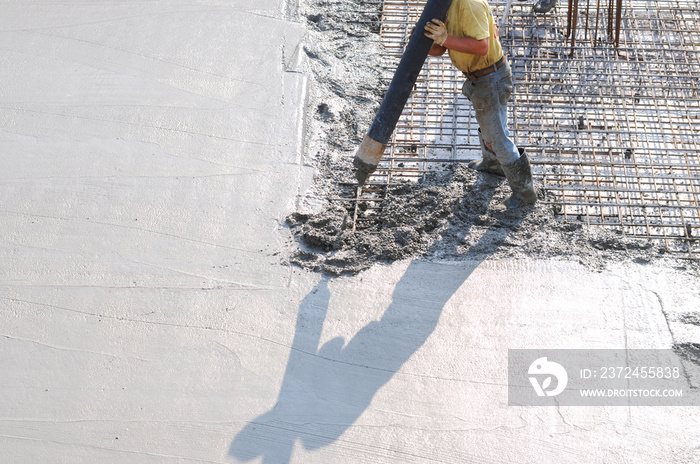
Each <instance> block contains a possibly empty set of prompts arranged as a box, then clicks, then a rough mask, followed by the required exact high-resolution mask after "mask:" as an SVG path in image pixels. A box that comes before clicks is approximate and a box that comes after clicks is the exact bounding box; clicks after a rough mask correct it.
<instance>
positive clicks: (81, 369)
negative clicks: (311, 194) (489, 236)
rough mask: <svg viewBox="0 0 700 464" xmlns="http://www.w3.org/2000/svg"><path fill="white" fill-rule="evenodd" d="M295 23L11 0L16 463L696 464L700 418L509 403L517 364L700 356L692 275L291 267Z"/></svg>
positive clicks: (0, 346) (641, 270) (4, 101)
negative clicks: (612, 355) (518, 352)
mask: <svg viewBox="0 0 700 464" xmlns="http://www.w3.org/2000/svg"><path fill="white" fill-rule="evenodd" d="M292 7H293V5H291V4H285V3H282V2H281V1H272V0H267V1H255V2H253V1H234V2H224V1H218V2H217V1H204V0H200V1H194V0H190V1H173V2H157V1H141V2H130V1H116V0H104V1H101V2H91V1H73V2H40V1H25V2H2V3H0V18H1V19H0V44H1V45H0V63H2V66H1V67H0V80H1V81H2V83H3V85H2V86H0V147H1V150H2V152H1V154H0V198H1V205H0V262H2V263H3V265H2V266H0V372H1V373H2V375H1V376H0V392H1V394H0V456H1V457H2V459H1V461H2V462H3V463H32V464H34V463H39V462H40V463H95V462H107V463H133V462H138V463H174V462H216V463H226V462H246V461H249V460H253V459H255V461H253V462H266V463H286V462H294V463H357V462H372V463H404V462H445V463H455V462H479V463H481V462H483V463H486V462H489V463H503V462H513V463H520V462H567V463H568V462H571V463H577V462H598V463H604V462H605V463H611V462H612V463H627V462H630V463H632V462H635V463H639V462H648V463H652V462H670V463H694V462H700V445H699V444H700V416H699V415H698V408H696V407H695V408H693V407H690V408H678V407H676V408H672V407H668V408H658V407H654V408H620V407H609V408H601V407H568V408H567V407H558V408H551V407H550V408H534V407H530V408H527V407H518V408H515V407H509V406H508V405H507V395H506V393H507V378H506V363H507V349H508V348H623V347H627V348H670V347H671V346H672V344H673V343H683V342H697V341H698V340H700V333H698V331H699V327H698V325H694V324H685V323H682V322H680V321H681V320H683V316H684V315H688V314H691V315H692V314H696V312H697V311H698V309H697V308H698V307H700V295H699V291H698V286H697V282H696V281H695V280H693V279H692V278H691V277H689V276H688V275H686V274H685V273H683V272H680V271H676V270H673V269H665V268H657V267H654V266H652V265H647V266H641V265H628V266H622V265H619V266H617V267H613V268H611V269H609V270H606V271H604V272H591V271H589V270H587V269H586V268H584V267H583V266H581V265H579V264H577V263H573V262H572V263H569V262H561V261H530V260H519V261H508V262H506V261H496V260H486V261H483V262H466V263H448V262H425V261H419V260H417V261H413V262H397V263H394V264H392V265H382V266H375V267H373V268H371V269H370V270H368V271H365V272H363V273H362V274H360V275H357V276H355V277H343V278H334V279H326V278H323V277H322V276H320V275H317V274H313V273H308V272H304V271H301V270H299V269H297V268H292V267H289V266H287V265H285V264H283V262H284V257H285V255H287V254H288V253H289V252H290V250H291V249H292V248H293V246H294V245H293V243H291V241H290V237H289V234H288V231H287V230H286V229H285V228H284V227H283V226H282V224H281V223H282V221H283V219H284V217H285V216H286V215H287V214H289V213H291V212H292V211H294V208H295V202H296V201H297V199H298V198H299V196H300V195H303V193H304V192H305V191H306V190H307V189H308V187H309V185H310V183H311V182H312V176H313V168H312V167H310V166H307V165H306V164H305V162H304V150H303V143H302V141H303V129H304V114H305V107H304V102H305V98H306V92H307V86H308V82H307V78H306V76H305V75H304V73H303V72H300V71H301V69H302V68H301V67H300V64H299V63H300V61H299V60H300V54H299V45H300V43H301V42H302V41H303V39H304V28H303V27H302V26H301V25H300V24H298V23H296V22H294V21H291V20H288V19H285V18H286V17H287V16H286V12H287V11H288V10H289V9H290V8H292ZM260 456H263V458H261V457H260Z"/></svg>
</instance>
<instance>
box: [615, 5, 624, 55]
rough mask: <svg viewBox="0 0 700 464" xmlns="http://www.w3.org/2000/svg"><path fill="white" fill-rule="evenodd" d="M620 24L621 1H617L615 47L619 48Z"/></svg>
mask: <svg viewBox="0 0 700 464" xmlns="http://www.w3.org/2000/svg"><path fill="white" fill-rule="evenodd" d="M621 24H622V0H617V11H616V14H615V46H616V47H619V46H620V25H621Z"/></svg>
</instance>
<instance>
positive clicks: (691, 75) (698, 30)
mask: <svg viewBox="0 0 700 464" xmlns="http://www.w3.org/2000/svg"><path fill="white" fill-rule="evenodd" d="M561 1H562V0H560V2H561ZM573 1H574V2H575V1H576V0H573ZM424 3H425V2H421V1H416V2H406V1H399V0H386V1H385V2H384V9H383V15H382V28H381V36H382V40H383V42H384V44H385V47H386V50H387V52H388V53H392V54H394V55H395V56H396V57H397V58H398V57H400V55H401V53H402V51H403V49H404V47H405V45H406V41H407V40H408V37H409V36H410V33H411V30H412V28H413V25H414V24H415V23H416V21H417V19H418V17H419V15H420V13H421V11H422V9H423V5H424ZM613 3H614V1H609V2H607V1H606V2H603V1H601V0H596V1H593V0H579V1H578V7H577V10H578V21H577V23H576V24H572V23H571V22H570V18H569V17H568V8H567V5H565V4H564V5H561V4H560V5H559V7H558V8H557V10H555V11H554V12H553V13H551V14H548V15H537V16H536V15H534V14H533V13H532V5H533V1H530V0H528V1H525V2H516V3H513V4H512V6H511V8H510V12H509V15H508V17H507V21H506V23H505V25H504V26H502V28H501V31H500V35H501V41H502V45H503V48H504V50H505V52H506V53H507V55H508V56H509V60H510V63H511V68H512V69H513V75H514V84H515V88H514V92H513V97H512V101H511V104H510V114H509V116H510V127H511V131H512V135H513V137H514V139H515V141H516V143H517V145H518V146H520V147H523V148H525V149H526V150H527V151H528V153H529V157H530V160H531V163H532V165H533V173H534V176H535V180H536V182H537V183H538V184H540V185H541V186H542V187H543V188H544V190H545V191H546V192H547V196H546V199H545V200H544V201H546V202H549V203H551V204H552V205H553V207H554V208H555V211H556V212H557V214H558V215H559V217H560V218H561V219H562V220H564V221H579V222H583V223H585V224H589V225H594V224H595V225H602V226H606V227H609V228H613V229H616V230H618V231H620V232H622V233H623V234H625V235H629V236H634V237H647V238H649V239H652V240H659V241H661V242H662V243H663V245H665V246H666V247H667V248H668V249H669V250H671V251H675V252H679V253H681V255H682V256H686V257H689V258H694V259H697V258H698V257H700V134H698V129H700V92H699V90H700V89H699V87H700V85H699V84H698V82H697V77H696V76H697V75H698V74H699V73H700V5H698V3H697V2H696V1H667V0H650V1H637V0H634V1H629V0H627V1H625V2H624V4H623V6H622V14H621V20H620V21H619V24H620V31H619V39H617V32H616V31H615V30H614V29H615V25H616V23H617V21H616V19H615V17H614V14H613V11H612V10H611V8H612V7H613ZM596 5H597V7H596ZM491 7H492V9H493V11H494V16H495V17H496V18H498V17H499V16H500V15H501V14H502V13H503V11H504V9H505V7H506V2H505V0H503V1H501V0H499V1H497V2H495V3H491ZM567 32H568V33H569V36H568V38H567ZM617 40H619V45H617V46H615V45H614V42H617ZM463 81H464V77H463V75H462V74H461V72H459V71H458V70H456V69H455V68H454V67H453V66H452V65H451V63H450V61H449V58H448V57H447V54H446V55H445V56H444V57H439V58H434V57H433V58H429V59H428V61H427V62H426V64H425V66H424V68H423V71H422V72H421V75H420V76H419V79H418V82H417V83H416V86H415V88H414V92H413V94H412V96H411V98H410V99H409V101H408V103H407V105H406V107H405V109H404V112H403V114H402V116H401V119H400V120H399V124H398V126H397V128H396V131H395V134H394V137H393V139H392V141H391V142H390V143H389V145H388V147H387V152H386V154H385V156H384V159H383V161H382V163H380V166H379V168H378V170H377V172H376V173H375V174H373V175H372V177H371V178H370V183H369V184H368V185H366V186H365V188H364V189H363V192H362V195H361V197H359V198H362V199H363V200H367V201H370V203H371V202H375V203H377V202H380V201H381V198H382V191H383V185H386V184H390V183H392V182H394V181H396V180H399V179H407V178H408V179H416V178H419V177H421V176H423V175H424V174H425V173H426V172H427V171H429V170H431V169H436V168H437V167H438V166H439V165H440V164H441V163H451V162H458V161H467V160H469V159H475V158H479V157H480V149H479V145H478V144H479V142H478V136H477V127H478V126H477V124H476V120H475V119H474V112H473V109H472V107H471V104H470V102H469V101H468V100H466V98H465V97H463V96H462V94H461V85H462V83H463Z"/></svg>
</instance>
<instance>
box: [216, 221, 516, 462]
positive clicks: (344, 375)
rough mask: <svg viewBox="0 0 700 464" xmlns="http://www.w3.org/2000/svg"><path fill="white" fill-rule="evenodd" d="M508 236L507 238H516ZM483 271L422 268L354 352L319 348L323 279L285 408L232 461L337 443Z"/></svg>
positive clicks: (357, 340) (307, 316)
mask: <svg viewBox="0 0 700 464" xmlns="http://www.w3.org/2000/svg"><path fill="white" fill-rule="evenodd" d="M492 228H493V227H492ZM489 231H491V229H489ZM489 231H487V233H486V234H484V235H487V234H488V232H489ZM491 232H492V231H491ZM500 233H503V238H505V236H506V235H507V233H508V232H507V231H505V232H503V231H501V232H500ZM491 239H492V237H491ZM478 246H479V243H477V244H475V245H474V247H478ZM481 256H482V259H483V255H481ZM480 263H481V260H479V261H469V262H463V263H460V264H458V265H455V264H449V263H439V262H430V261H426V260H414V261H413V262H411V264H409V266H408V268H407V269H406V272H405V273H404V275H403V276H402V277H401V279H400V281H399V282H398V283H397V284H396V286H395V288H394V291H393V293H392V301H391V303H390V304H389V307H388V308H387V309H386V311H385V312H384V314H383V315H382V317H381V319H380V320H378V321H373V322H370V323H369V324H367V325H366V326H365V327H363V328H362V329H360V330H359V331H358V332H357V334H355V336H354V337H353V338H352V339H351V340H350V341H348V343H347V344H345V342H344V339H343V338H334V339H332V340H330V341H328V342H326V343H325V344H323V346H320V347H319V342H320V339H321V333H322V329H323V323H324V320H325V317H326V313H327V310H328V304H329V301H330V296H331V295H330V292H329V289H328V283H329V278H328V277H325V278H323V279H322V280H321V281H320V282H319V283H318V284H317V285H316V287H315V288H314V289H313V290H312V291H311V292H310V293H309V294H308V295H307V296H306V297H305V298H304V300H302V302H301V304H300V306H299V312H298V315H297V321H296V332H295V335H294V341H293V344H292V347H291V351H290V355H289V362H288V364H287V368H286V371H285V375H284V379H283V381H282V386H281V389H280V393H279V397H278V399H277V403H276V404H275V406H274V407H273V408H272V409H271V410H270V411H269V412H267V413H265V414H263V415H261V416H259V417H258V418H256V419H255V420H253V421H252V422H250V423H249V424H248V425H246V427H244V429H243V430H242V431H241V432H240V433H239V434H238V435H237V436H236V438H235V439H234V440H233V443H232V444H231V448H230V452H229V454H230V455H231V456H233V457H235V458H237V459H239V460H242V461H248V460H251V459H254V458H256V457H259V456H263V461H262V462H263V463H266V464H272V463H274V464H286V463H289V461H290V458H291V453H292V450H293V448H294V444H295V442H296V440H297V439H299V440H301V442H302V444H303V446H304V448H306V449H307V450H316V449H318V448H321V447H323V446H327V445H329V444H331V443H333V442H335V441H336V440H337V439H338V438H339V437H340V436H341V435H342V434H343V433H344V432H345V431H346V430H347V429H348V428H349V427H350V426H352V424H353V423H354V422H355V421H356V420H357V419H358V418H359V417H360V415H361V414H362V413H363V412H364V411H365V410H366V409H367V408H368V406H369V404H370V402H371V401H372V399H373V398H374V396H375V394H376V393H377V392H378V391H379V389H380V388H381V387H382V386H383V385H385V384H386V383H387V382H388V381H389V380H390V379H391V378H392V377H393V376H394V375H395V374H396V373H397V372H398V371H399V369H400V368H401V366H403V364H404V363H405V362H406V361H407V360H408V359H409V358H410V357H411V356H413V355H414V354H415V353H416V351H418V349H419V348H420V347H421V346H423V344H424V343H425V342H426V340H427V339H428V337H429V336H430V334H431V333H432V332H433V331H434V330H435V328H436V326H437V324H438V320H439V318H440V315H441V314H442V310H443V308H444V307H445V304H446V303H447V302H448V301H449V300H450V298H451V297H452V296H453V295H454V294H455V292H456V291H457V290H458V289H459V288H460V286H462V284H463V283H464V282H465V280H466V279H467V278H468V277H469V276H470V275H471V273H472V272H473V271H474V269H475V268H476V267H477V266H478V265H479V264H480ZM358 300H359V301H360V302H361V301H362V296H361V295H358Z"/></svg>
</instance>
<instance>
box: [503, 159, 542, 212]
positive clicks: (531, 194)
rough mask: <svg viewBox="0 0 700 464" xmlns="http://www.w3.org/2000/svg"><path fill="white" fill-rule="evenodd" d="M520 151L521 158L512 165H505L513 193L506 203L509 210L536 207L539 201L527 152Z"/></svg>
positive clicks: (504, 169) (504, 168)
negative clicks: (529, 206) (528, 206)
mask: <svg viewBox="0 0 700 464" xmlns="http://www.w3.org/2000/svg"><path fill="white" fill-rule="evenodd" d="M519 150H520V158H518V159H517V160H515V161H514V162H512V163H510V164H505V165H503V171H504V172H505V174H506V179H507V180H508V185H510V189H511V191H512V192H513V193H512V194H511V196H510V197H508V199H507V200H506V201H505V205H506V207H507V208H508V209H515V208H520V207H521V206H527V205H534V204H535V202H536V201H537V193H536V192H535V187H534V185H533V183H532V171H531V169H530V160H528V159H527V155H526V154H525V150H523V149H522V148H521V149H519Z"/></svg>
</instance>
